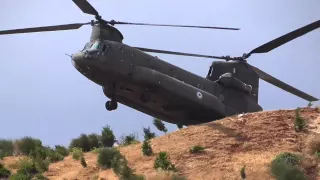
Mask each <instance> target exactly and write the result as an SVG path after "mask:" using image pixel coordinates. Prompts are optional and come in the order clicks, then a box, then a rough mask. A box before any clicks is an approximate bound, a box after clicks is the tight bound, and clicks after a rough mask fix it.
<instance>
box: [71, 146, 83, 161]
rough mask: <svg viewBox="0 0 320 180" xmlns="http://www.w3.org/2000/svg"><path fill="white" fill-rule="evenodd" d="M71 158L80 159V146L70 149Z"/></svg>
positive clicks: (81, 153) (81, 152)
mask: <svg viewBox="0 0 320 180" xmlns="http://www.w3.org/2000/svg"><path fill="white" fill-rule="evenodd" d="M71 153H72V158H73V159H75V160H80V158H81V157H82V156H83V151H82V149H81V148H77V147H74V148H72V149H71Z"/></svg>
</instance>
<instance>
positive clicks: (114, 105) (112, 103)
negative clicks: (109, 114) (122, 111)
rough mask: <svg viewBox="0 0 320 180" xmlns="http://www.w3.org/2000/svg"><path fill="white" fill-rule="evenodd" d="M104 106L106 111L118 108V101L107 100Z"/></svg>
mask: <svg viewBox="0 0 320 180" xmlns="http://www.w3.org/2000/svg"><path fill="white" fill-rule="evenodd" d="M105 106H106V109H107V110H108V111H112V110H116V109H117V108H118V103H117V102H115V101H107V102H106V104H105Z"/></svg>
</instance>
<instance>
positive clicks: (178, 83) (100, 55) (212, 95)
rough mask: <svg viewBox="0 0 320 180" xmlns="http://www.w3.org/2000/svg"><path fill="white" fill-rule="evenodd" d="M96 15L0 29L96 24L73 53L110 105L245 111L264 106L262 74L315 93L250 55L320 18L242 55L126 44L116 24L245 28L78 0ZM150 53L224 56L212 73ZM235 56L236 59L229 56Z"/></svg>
mask: <svg viewBox="0 0 320 180" xmlns="http://www.w3.org/2000/svg"><path fill="white" fill-rule="evenodd" d="M73 2H74V3H75V4H76V5H77V6H78V7H79V8H80V9H81V10H82V11H83V12H84V13H86V14H90V15H94V16H95V19H96V20H95V21H94V20H92V21H91V22H87V23H75V24H65V25H57V26H46V27H34V28H26V29H14V30H5V31H0V35H4V34H16V33H31V32H42V31H58V30H71V29H78V28H80V27H81V26H83V25H91V26H92V32H91V37H90V41H89V42H88V43H86V45H85V46H84V48H83V49H82V50H81V51H80V52H76V53H74V54H72V55H71V62H72V64H73V66H74V67H75V69H77V70H78V71H79V72H80V73H81V74H82V75H84V76H85V77H87V78H88V79H89V80H91V81H93V82H95V83H96V84H97V85H100V86H101V87H102V90H103V93H104V94H105V96H106V97H107V98H108V99H110V100H109V101H107V102H106V104H105V107H106V109H107V110H108V111H112V110H115V109H117V107H118V103H121V104H123V105H125V106H128V107H131V108H133V109H135V110H137V111H140V112H143V113H145V114H148V115H150V116H153V117H156V118H159V119H161V120H163V121H166V122H169V123H173V124H178V125H186V126H188V125H195V124H200V123H206V122H210V121H214V120H218V119H221V118H223V117H226V116H231V115H234V114H239V113H246V112H257V111H262V110H263V109H262V107H261V106H260V105H259V104H258V90H259V79H263V80H265V81H267V82H269V83H270V84H273V85H275V86H277V87H279V88H281V89H283V90H285V91H287V92H290V93H292V94H294V95H296V96H298V97H300V98H303V99H305V100H307V101H310V102H312V101H317V100H318V99H317V98H315V97H313V96H310V95H308V94H306V93H304V92H302V91H300V90H298V89H296V88H294V87H292V86H290V85H288V84H286V83H284V82H282V81H280V80H278V79H276V78H274V77H272V76H271V75H269V74H267V73H265V72H263V71H261V70H260V69H258V68H256V67H254V66H252V65H249V64H248V63H247V60H246V59H247V58H248V57H249V56H250V55H252V54H255V53H266V52H269V51H271V50H273V49H275V48H277V47H279V46H281V45H283V44H285V43H287V42H289V41H291V40H293V39H295V38H297V37H299V36H302V35H304V34H306V33H308V32H310V31H312V30H315V29H317V28H319V27H320V20H318V21H315V22H313V23H311V24H308V25H306V26H304V27H302V28H299V29H297V30H295V31H292V32H290V33H288V34H285V35H283V36H281V37H279V38H277V39H274V40H272V41H270V42H268V43H266V44H264V45H262V46H259V47H257V48H255V49H253V50H252V51H251V52H249V53H248V54H244V55H242V56H241V57H230V56H211V55H200V54H190V53H183V52H173V51H166V50H157V49H149V48H142V47H133V46H129V45H127V44H124V43H123V42H122V41H123V35H122V34H121V32H120V31H119V30H118V29H116V28H115V27H114V25H116V24H120V25H150V26H172V27H192V28H210V29H222V30H239V28H226V27H209V26H187V25H164V24H147V23H129V22H120V21H114V20H111V21H106V20H104V19H102V18H101V16H100V15H99V13H98V12H97V11H96V10H95V9H94V8H93V7H92V6H91V5H90V4H89V3H88V2H87V1H86V0H73ZM147 52H150V53H165V54H172V55H183V56H190V57H203V58H212V59H221V60H225V61H226V62H225V61H214V62H213V63H212V65H211V66H210V69H209V71H208V75H207V76H206V77H201V76H198V75H196V74H194V73H191V72H189V71H186V70H184V69H182V68H179V67H177V66H175V65H172V64H170V63H168V62H166V61H163V60H161V59H160V58H158V57H156V56H152V55H150V54H148V53H147ZM229 61H231V62H229Z"/></svg>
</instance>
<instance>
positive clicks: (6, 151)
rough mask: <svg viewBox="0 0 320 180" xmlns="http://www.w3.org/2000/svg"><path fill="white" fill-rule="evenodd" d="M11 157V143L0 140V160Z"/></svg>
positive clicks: (6, 140)
mask: <svg viewBox="0 0 320 180" xmlns="http://www.w3.org/2000/svg"><path fill="white" fill-rule="evenodd" d="M12 155H13V141H12V140H8V139H0V159H2V158H4V157H6V156H12Z"/></svg>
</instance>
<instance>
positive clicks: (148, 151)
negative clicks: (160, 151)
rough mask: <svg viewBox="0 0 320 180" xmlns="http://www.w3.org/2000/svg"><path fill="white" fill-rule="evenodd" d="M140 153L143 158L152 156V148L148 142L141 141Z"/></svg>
mask: <svg viewBox="0 0 320 180" xmlns="http://www.w3.org/2000/svg"><path fill="white" fill-rule="evenodd" d="M142 153H143V155H145V156H151V155H152V147H151V145H150V142H149V141H148V140H144V141H143V144H142Z"/></svg>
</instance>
